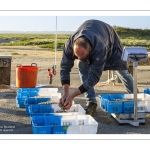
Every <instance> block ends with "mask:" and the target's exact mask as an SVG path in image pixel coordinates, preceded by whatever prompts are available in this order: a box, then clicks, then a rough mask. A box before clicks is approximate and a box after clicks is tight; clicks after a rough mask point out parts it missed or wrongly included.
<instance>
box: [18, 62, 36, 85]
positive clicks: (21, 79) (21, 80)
mask: <svg viewBox="0 0 150 150" xmlns="http://www.w3.org/2000/svg"><path fill="white" fill-rule="evenodd" d="M37 74H38V67H37V64H36V63H32V64H31V66H22V65H17V66H16V87H18V88H34V87H36V84H37Z"/></svg>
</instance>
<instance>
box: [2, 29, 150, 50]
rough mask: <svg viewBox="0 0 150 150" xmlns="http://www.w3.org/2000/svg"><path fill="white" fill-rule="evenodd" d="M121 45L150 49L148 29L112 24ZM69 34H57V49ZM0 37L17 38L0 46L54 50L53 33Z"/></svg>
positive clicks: (5, 36)
mask: <svg viewBox="0 0 150 150" xmlns="http://www.w3.org/2000/svg"><path fill="white" fill-rule="evenodd" d="M114 29H115V30H116V32H117V34H118V36H119V37H120V40H121V42H122V45H123V47H125V46H140V47H146V49H147V50H149V51H150V29H145V30H142V29H130V28H122V27H116V26H114ZM70 36H71V34H58V35H57V49H59V50H62V49H63V47H64V44H65V43H66V41H67V40H68V38H69V37H70ZM0 39H7V40H18V41H16V42H13V43H0V46H38V47H39V48H43V49H46V48H48V49H49V51H54V50H55V34H0Z"/></svg>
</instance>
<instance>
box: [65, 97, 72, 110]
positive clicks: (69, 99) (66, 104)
mask: <svg viewBox="0 0 150 150" xmlns="http://www.w3.org/2000/svg"><path fill="white" fill-rule="evenodd" d="M72 101H73V97H71V96H68V97H67V98H66V100H65V102H64V107H65V109H66V110H69V109H70V107H71V106H72Z"/></svg>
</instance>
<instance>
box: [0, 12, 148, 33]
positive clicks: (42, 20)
mask: <svg viewBox="0 0 150 150" xmlns="http://www.w3.org/2000/svg"><path fill="white" fill-rule="evenodd" d="M88 19H97V20H101V21H104V22H106V23H108V24H110V25H111V26H114V25H115V26H121V27H127V28H134V29H150V16H75V15H72V16H69V15H68V16H67V15H66V16H61V15H60V16H59V15H58V16H57V17H56V16H54V15H53V16H38V15H37V16H31V15H30V16H9V15H8V16H0V31H56V30H57V31H75V30H76V29H77V28H78V27H79V26H80V25H81V24H82V23H83V22H84V21H86V20H88ZM56 21H57V23H56Z"/></svg>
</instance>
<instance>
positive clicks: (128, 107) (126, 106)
mask: <svg viewBox="0 0 150 150" xmlns="http://www.w3.org/2000/svg"><path fill="white" fill-rule="evenodd" d="M123 113H125V114H129V113H134V101H132V100H131V101H123Z"/></svg>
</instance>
